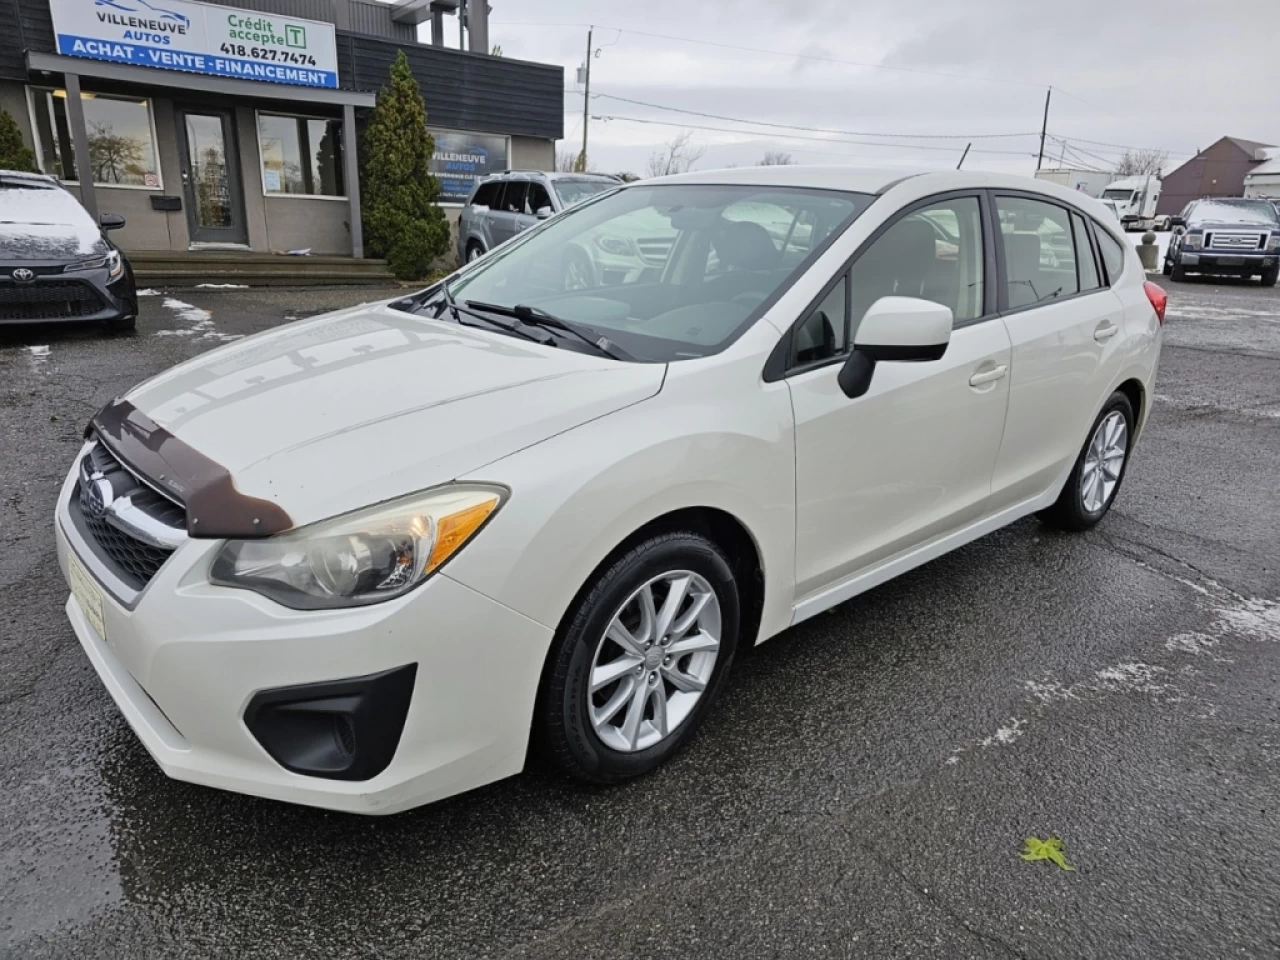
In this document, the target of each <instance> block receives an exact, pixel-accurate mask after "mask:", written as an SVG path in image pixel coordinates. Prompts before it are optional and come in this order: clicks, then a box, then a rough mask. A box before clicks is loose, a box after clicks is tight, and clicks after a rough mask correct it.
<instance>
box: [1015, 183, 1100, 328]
mask: <svg viewBox="0 0 1280 960" xmlns="http://www.w3.org/2000/svg"><path fill="white" fill-rule="evenodd" d="M996 211H997V213H998V214H999V217H1000V240H1001V242H1002V243H1003V244H1004V259H1005V290H1006V294H1007V296H1008V298H1009V307H1010V309H1016V308H1018V307H1029V306H1032V305H1034V304H1037V303H1046V302H1048V301H1050V300H1056V299H1058V298H1060V297H1069V296H1071V295H1072V294H1074V293H1077V292H1079V290H1080V283H1079V279H1078V278H1077V277H1076V251H1075V242H1074V241H1073V240H1072V237H1071V219H1070V217H1069V215H1068V214H1067V211H1066V210H1065V209H1063V208H1062V207H1059V206H1057V205H1056V204H1052V203H1046V202H1044V201H1042V200H1030V199H1028V198H1026V197H996ZM1087 253H1088V251H1086V255H1087Z"/></svg>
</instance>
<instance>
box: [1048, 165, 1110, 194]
mask: <svg viewBox="0 0 1280 960" xmlns="http://www.w3.org/2000/svg"><path fill="white" fill-rule="evenodd" d="M1111 176H1112V175H1111V174H1109V173H1106V172H1104V171H1100V170H1078V169H1073V168H1071V167H1053V168H1051V169H1044V170H1037V171H1036V179H1037V180H1044V181H1046V182H1047V183H1056V184H1057V185H1058V186H1060V187H1066V188H1067V189H1068V190H1079V191H1080V192H1081V193H1083V194H1085V196H1089V197H1095V198H1096V197H1097V196H1099V195H1100V194H1101V193H1102V191H1103V190H1104V189H1105V188H1106V186H1107V184H1108V183H1110V182H1111Z"/></svg>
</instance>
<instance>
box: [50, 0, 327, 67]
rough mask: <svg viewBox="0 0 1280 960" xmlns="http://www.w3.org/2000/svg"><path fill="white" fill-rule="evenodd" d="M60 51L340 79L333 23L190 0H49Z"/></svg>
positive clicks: (151, 63) (142, 63)
mask: <svg viewBox="0 0 1280 960" xmlns="http://www.w3.org/2000/svg"><path fill="white" fill-rule="evenodd" d="M49 7H50V9H51V10H52V12H53V32H54V34H55V36H56V37H57V42H58V52H59V53H61V54H63V55H65V56H70V57H88V58H90V59H92V60H110V61H112V62H113V63H129V64H133V65H134V66H138V67H157V68H159V69H162V70H185V71H188V72H190V73H206V74H213V75H215V76H219V77H235V78H237V79H240V80H265V81H269V82H273V83H291V84H296V85H298V86H303V87H334V88H336V87H337V86H338V53H337V47H336V44H335V41H334V33H333V24H331V23H321V22H319V21H316V20H299V19H297V18H296V17H282V16H277V15H276V14H273V13H259V12H257V11H256V10H239V9H236V8H234V7H218V6H213V5H212V4H206V3H193V2H191V0H155V2H152V0H50V3H49Z"/></svg>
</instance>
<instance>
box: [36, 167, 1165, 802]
mask: <svg viewBox="0 0 1280 960" xmlns="http://www.w3.org/2000/svg"><path fill="white" fill-rule="evenodd" d="M509 182H510V181H504V183H509ZM993 224H1000V225H1001V226H999V227H995V228H993V227H992V225H993ZM1006 224H1007V225H1008V228H1009V229H1008V231H1007V232H1006V231H1005V230H1004V225H1006ZM659 229H660V231H661V232H662V233H663V235H664V236H666V237H668V238H669V240H668V241H667V246H666V249H665V252H664V253H663V255H662V257H661V258H660V259H661V261H662V263H661V266H660V267H658V268H657V269H656V270H646V271H642V272H632V271H623V272H621V273H620V274H618V275H616V276H613V275H608V274H606V275H602V276H600V277H598V278H597V282H596V283H595V285H594V286H592V287H590V288H587V289H580V288H577V287H574V286H573V285H571V284H569V283H566V281H567V280H569V279H571V278H569V277H566V276H565V275H564V273H563V272H562V271H561V270H560V266H561V265H562V264H563V262H564V259H565V255H566V251H568V250H571V249H586V248H589V247H593V246H599V244H597V243H596V238H599V237H606V236H608V237H616V238H625V239H628V240H632V239H634V238H635V237H637V236H641V235H647V234H648V233H649V232H650V231H653V230H659ZM993 233H994V235H993ZM1046 254H1047V255H1046ZM655 259H658V258H655ZM1164 308H1165V297H1164V294H1163V292H1162V291H1161V289H1160V288H1159V287H1158V286H1156V285H1155V284H1153V283H1149V282H1146V277H1145V275H1144V273H1143V270H1142V265H1141V263H1140V262H1139V260H1138V255H1137V253H1136V252H1135V251H1134V249H1133V248H1132V246H1131V245H1130V244H1128V243H1127V242H1126V241H1125V238H1124V236H1123V234H1122V233H1121V232H1120V230H1119V227H1118V226H1117V225H1115V224H1113V223H1110V222H1108V221H1104V219H1103V214H1102V211H1100V210H1099V209H1098V207H1097V205H1096V204H1095V203H1094V202H1093V201H1092V200H1090V199H1088V198H1085V197H1084V196H1083V195H1081V194H1079V193H1076V192H1073V191H1071V190H1067V189H1064V188H1061V187H1058V186H1054V185H1051V184H1045V183H1041V182H1038V181H1035V180H1032V179H1030V178H1023V177H1013V176H1001V175H996V174H987V173H969V172H956V171H945V172H940V173H926V174H914V175H906V176H904V174H903V171H902V169H901V168H893V169H886V170H867V169H858V168H850V167H799V166H777V167H753V168H746V169H739V170H726V171H718V172H707V173H696V174H684V175H680V176H676V177H668V178H662V179H657V180H648V181H641V182H639V183H634V184H630V185H627V186H625V187H619V188H618V189H616V190H611V191H609V192H608V193H607V194H605V195H603V196H599V197H597V198H595V199H594V200H592V201H590V202H588V203H583V204H580V205H578V206H576V207H574V208H572V209H570V210H567V211H566V212H564V213H563V214H561V215H559V216H557V217H555V218H553V219H551V220H548V221H546V222H545V223H540V224H538V225H537V226H535V227H534V228H532V229H531V230H529V231H527V232H526V233H524V234H523V235H522V236H520V237H518V238H516V239H515V240H512V241H511V242H510V243H509V244H507V245H506V246H505V247H503V249H502V250H501V251H500V252H498V253H495V254H494V255H493V256H488V257H485V258H483V259H481V260H480V261H478V262H476V263H472V264H470V265H468V266H466V267H464V268H463V269H462V270H461V271H460V272H458V273H456V274H454V275H453V276H452V277H450V278H448V279H447V280H445V281H443V282H440V283H437V284H434V285H432V286H431V287H428V288H426V289H424V290H422V291H420V292H418V293H415V294H412V295H410V296H405V297H400V298H398V299H396V300H392V301H388V302H385V303H380V304H371V305H365V306H362V307H357V308H354V309H348V310H343V311H341V312H338V313H335V314H330V315H328V316H322V317H315V318H312V319H309V320H305V321H301V322H298V323H295V324H293V325H292V326H285V327H279V328H276V329H273V330H270V331H268V332H265V333H262V334H259V335H257V336H254V337H250V338H248V339H245V340H240V341H237V342H236V343H233V344H228V345H225V346H223V347H221V348H219V349H218V350H215V351H212V352H210V353H208V354H205V355H203V356H200V357H196V358H194V359H191V360H188V361H187V362H185V363H184V364H183V365H181V366H180V367H177V368H175V369H174V370H171V371H169V372H168V373H166V374H162V375H161V376H158V377H156V378H154V379H152V380H149V381H148V382H146V383H144V384H142V385H140V386H138V387H136V388H135V389H133V390H131V391H129V392H128V393H126V394H125V395H124V396H122V397H120V398H119V399H117V400H114V401H112V402H111V403H109V404H108V405H107V406H106V407H105V408H104V409H103V410H101V411H100V412H99V413H98V414H97V415H96V416H94V417H93V419H92V421H91V424H90V429H89V431H88V434H87V436H86V441H85V443H84V445H83V446H82V447H81V449H80V451H79V453H78V454H77V455H76V457H75V460H74V462H73V464H72V465H71V470H70V472H69V474H68V476H67V479H66V481H65V483H64V485H63V487H62V491H61V493H60V495H59V497H58V500H57V507H56V519H55V531H56V533H55V537H56V542H57V553H58V559H59V563H60V564H61V568H62V571H63V574H64V576H65V577H66V579H67V582H68V584H69V586H70V590H71V597H70V598H69V599H68V601H67V604H66V612H67V615H68V617H69V619H70V621H71V624H72V627H73V629H74V632H75V634H76V636H77V638H78V640H79V642H80V644H81V646H82V647H83V649H84V651H85V654H86V656H87V657H88V659H89V661H90V663H92V665H93V667H94V668H95V670H96V671H97V672H98V674H99V675H100V677H101V678H102V680H103V682H104V685H105V686H106V688H107V689H108V690H109V692H110V693H111V695H112V697H113V698H114V699H115V701H116V703H117V704H118V706H119V708H120V710H121V711H122V713H123V714H124V716H125V717H126V719H127V720H128V721H129V723H130V725H131V726H132V727H133V729H134V730H135V732H136V733H137V735H138V736H139V737H140V738H141V739H142V741H143V742H144V744H145V745H146V748H147V750H148V752H149V753H150V754H151V756H152V757H154V758H155V760H156V761H157V762H158V763H159V764H160V766H161V768H162V769H163V770H164V771H165V772H166V773H167V774H169V775H170V776H173V777H176V778H179V779H182V780H189V781H193V782H196V783H202V784H205V785H208V786H214V787H221V788H224V789H229V790H237V791H242V792H246V793H252V794H258V795H261V796H266V797H273V798H276V799H280V800H287V801H292V802H296V803H306V804H312V805H315V806H321V807H328V808H334V809H340V810H346V811H351V812H360V813H393V812H395V811H397V810H403V809H406V808H408V807H412V806H415V805H418V804H422V803H426V802H429V801H432V800H435V799H438V798H441V797H445V796H448V795H450V794H454V793H458V792H461V791H463V790H468V789H471V788H473V787H477V786H479V785H481V784H483V783H487V782H490V781H493V780H496V779H498V778H500V777H504V776H508V775H510V774H514V773H516V772H518V771H519V770H521V769H522V768H523V766H524V764H525V760H526V757H527V755H528V753H529V747H530V745H531V744H532V745H533V746H535V747H536V748H537V749H538V750H539V751H540V752H541V753H542V754H543V755H544V756H546V757H547V758H549V759H550V760H551V761H552V762H554V763H555V764H557V765H558V766H559V767H561V768H562V769H563V770H564V771H566V772H567V773H569V774H571V775H573V776H576V777H579V778H581V779H583V780H587V781H590V782H594V783H599V784H609V783H618V782H621V781H623V780H626V779H628V778H632V777H636V776H639V775H641V774H644V773H647V772H649V771H651V770H653V769H655V768H656V767H657V766H658V765H659V764H661V763H662V762H663V761H665V760H666V759H667V758H669V757H671V756H672V755H673V754H674V753H675V752H676V751H678V750H679V749H680V748H681V747H682V746H683V745H684V744H686V743H687V742H688V741H689V740H690V738H692V737H693V736H694V735H695V734H696V733H697V731H698V729H699V727H701V725H702V723H703V721H704V720H705V719H706V717H707V715H708V712H709V711H710V709H711V708H712V706H713V704H714V702H715V700H716V698H717V696H718V695H719V693H720V692H721V691H722V690H723V689H724V686H725V682H726V678H727V676H728V674H729V670H730V667H731V666H732V664H733V660H734V657H735V654H736V653H737V651H739V650H741V649H743V648H745V647H749V646H751V645H753V644H757V643H760V642H762V641H764V640H767V639H768V638H770V637H772V636H774V635H776V634H778V633H781V632H782V631H784V630H786V629H787V628H788V627H790V626H792V625H793V624H796V623H799V622H801V621H803V620H806V619H808V618H810V617H813V616H816V615H818V614H820V613H821V612H823V611H824V610H828V609H830V608H832V607H834V606H835V605H837V604H839V603H842V602H844V601H845V600H848V599H849V598H851V597H854V596H856V595H858V594H860V593H862V592H863V591H866V590H869V589H871V588H872V587H874V586H876V585H877V584H880V583H883V582H884V581H886V580H888V579H890V578H892V577H895V576H897V575H899V574H901V573H904V572H906V571H908V570H911V569H913V568H915V567H918V566H920V565H921V564H924V563H927V562H928V561H930V560H932V559H934V558H935V557H938V556H941V555H942V554H944V553H946V552H948V551H951V550H954V549H956V548H957V547H960V546H961V545H963V544H965V543H968V542H970V541H972V540H975V539H977V538H978V537H982V536H984V535H985V534H987V533H990V532H992V531H994V530H996V529H998V528H1000V527H1003V526H1005V525H1007V524H1010V523H1013V522H1014V521H1016V520H1018V519H1020V518H1022V517H1026V516H1028V515H1031V514H1039V515H1041V516H1042V517H1043V519H1044V520H1045V522H1047V523H1049V524H1051V525H1053V526H1056V527H1058V528H1061V529H1065V530H1072V531H1082V530H1086V529H1089V528H1090V527H1092V526H1094V525H1095V524H1097V523H1098V522H1099V521H1101V520H1102V518H1103V517H1104V516H1105V515H1106V513H1107V511H1108V509H1109V508H1110V506H1111V504H1112V503H1113V502H1114V500H1115V498H1116V496H1117V493H1118V492H1119V490H1120V487H1121V484H1122V483H1123V481H1124V477H1125V469H1126V465H1127V463H1128V462H1129V458H1130V456H1131V454H1132V452H1133V450H1134V444H1135V442H1136V441H1137V440H1138V438H1139V437H1141V436H1142V431H1143V425H1144V423H1145V422H1146V419H1147V416H1148V413H1149V411H1150V410H1151V407H1152V399H1153V396H1154V378H1155V374H1156V367H1157V364H1158V360H1159V353H1160V344H1161V339H1162V335H1163V318H1164ZM285 409H287V411H288V415H287V416H283V415H281V411H282V410H285ZM1050 547H1052V543H1051V544H1050Z"/></svg>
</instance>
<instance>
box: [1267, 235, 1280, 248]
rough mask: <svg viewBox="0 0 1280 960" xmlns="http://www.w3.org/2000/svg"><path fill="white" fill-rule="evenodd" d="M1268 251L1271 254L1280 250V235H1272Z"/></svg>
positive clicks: (1268, 242) (1268, 243)
mask: <svg viewBox="0 0 1280 960" xmlns="http://www.w3.org/2000/svg"><path fill="white" fill-rule="evenodd" d="M1267 250H1268V251H1269V252H1275V251H1276V250H1280V233H1273V234H1271V236H1270V237H1269V238H1268V240H1267Z"/></svg>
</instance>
